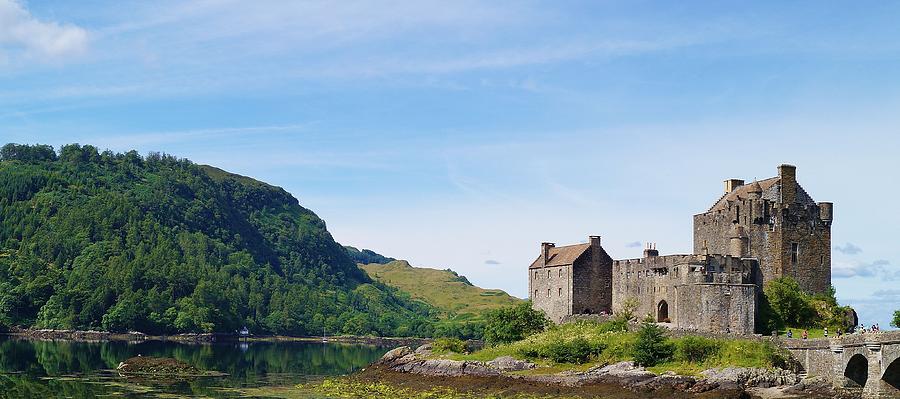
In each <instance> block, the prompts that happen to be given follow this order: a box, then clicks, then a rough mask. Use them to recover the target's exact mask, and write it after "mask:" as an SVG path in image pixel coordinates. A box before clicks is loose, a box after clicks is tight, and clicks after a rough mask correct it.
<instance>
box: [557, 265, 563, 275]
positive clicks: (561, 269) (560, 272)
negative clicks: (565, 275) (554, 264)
mask: <svg viewBox="0 0 900 399" xmlns="http://www.w3.org/2000/svg"><path fill="white" fill-rule="evenodd" d="M562 271H563V268H562V267H561V268H559V276H558V277H562Z"/></svg>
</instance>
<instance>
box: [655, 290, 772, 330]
mask: <svg viewBox="0 0 900 399" xmlns="http://www.w3.org/2000/svg"><path fill="white" fill-rule="evenodd" d="M675 298H676V299H675V303H674V305H675V306H674V309H675V317H674V320H673V322H674V324H675V326H676V327H678V328H683V329H688V330H694V329H697V330H701V331H711V332H730V333H735V334H753V330H754V323H755V321H756V318H755V314H756V286H755V285H753V284H714V283H713V284H689V285H681V286H676V287H675Z"/></svg>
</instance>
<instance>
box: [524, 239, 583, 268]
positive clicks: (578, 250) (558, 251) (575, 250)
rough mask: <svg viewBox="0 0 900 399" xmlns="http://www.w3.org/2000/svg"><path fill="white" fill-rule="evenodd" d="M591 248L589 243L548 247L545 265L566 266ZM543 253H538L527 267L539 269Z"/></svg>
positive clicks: (541, 265) (541, 264)
mask: <svg viewBox="0 0 900 399" xmlns="http://www.w3.org/2000/svg"><path fill="white" fill-rule="evenodd" d="M590 249H591V244H590V243H584V244H575V245H566V246H562V247H553V248H550V259H548V260H547V265H546V266H550V267H552V266H566V265H571V264H574V263H575V260H577V259H578V257H580V256H581V255H583V254H584V253H585V252H587V251H588V250H590ZM542 258H543V254H541V255H539V256H538V257H537V259H535V260H534V262H531V266H529V267H528V268H529V269H540V268H541V267H544V265H543V259H542Z"/></svg>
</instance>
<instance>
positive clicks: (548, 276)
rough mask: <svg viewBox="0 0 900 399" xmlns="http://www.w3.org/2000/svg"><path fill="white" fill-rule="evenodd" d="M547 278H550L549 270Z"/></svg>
mask: <svg viewBox="0 0 900 399" xmlns="http://www.w3.org/2000/svg"><path fill="white" fill-rule="evenodd" d="M547 278H550V271H549V270H547Z"/></svg>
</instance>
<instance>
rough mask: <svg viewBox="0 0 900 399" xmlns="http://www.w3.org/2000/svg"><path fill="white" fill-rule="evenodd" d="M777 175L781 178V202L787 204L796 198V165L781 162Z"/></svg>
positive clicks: (783, 204)
mask: <svg viewBox="0 0 900 399" xmlns="http://www.w3.org/2000/svg"><path fill="white" fill-rule="evenodd" d="M778 177H780V178H781V204H782V206H787V205H790V204H793V203H794V201H796V200H797V167H796V166H794V165H788V164H781V165H779V166H778Z"/></svg>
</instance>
